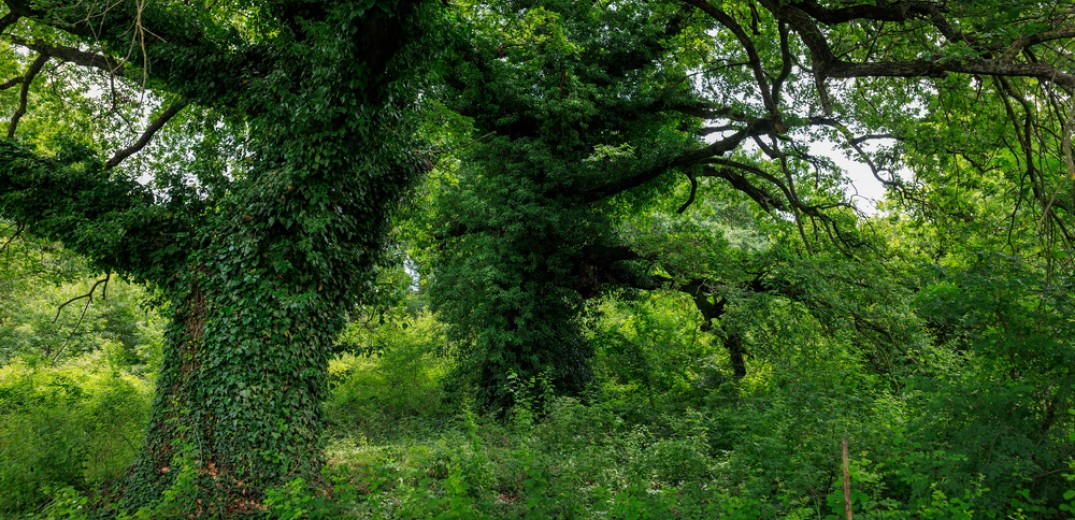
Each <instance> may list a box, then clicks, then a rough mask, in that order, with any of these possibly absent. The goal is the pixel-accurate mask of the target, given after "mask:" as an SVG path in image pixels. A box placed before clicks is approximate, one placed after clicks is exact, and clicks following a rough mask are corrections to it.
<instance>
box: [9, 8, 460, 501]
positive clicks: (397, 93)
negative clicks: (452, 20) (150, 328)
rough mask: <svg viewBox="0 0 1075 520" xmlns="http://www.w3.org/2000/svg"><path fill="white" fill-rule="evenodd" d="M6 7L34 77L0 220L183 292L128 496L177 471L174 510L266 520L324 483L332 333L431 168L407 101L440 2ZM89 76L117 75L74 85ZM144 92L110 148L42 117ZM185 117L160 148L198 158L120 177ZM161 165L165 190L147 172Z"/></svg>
mask: <svg viewBox="0 0 1075 520" xmlns="http://www.w3.org/2000/svg"><path fill="white" fill-rule="evenodd" d="M5 4H6V7H7V9H8V12H7V13H6V14H5V15H4V17H3V18H2V19H0V28H2V29H3V30H4V31H5V33H6V34H8V35H9V37H10V40H11V42H12V45H11V46H10V47H8V48H7V50H6V51H5V53H4V62H5V67H7V68H8V69H9V70H10V69H12V68H20V69H22V70H25V72H24V73H22V74H20V75H17V76H15V77H14V78H13V79H11V80H10V81H8V82H7V84H5V85H4V86H5V87H13V86H17V87H18V89H19V90H18V96H17V99H11V98H10V97H9V98H7V99H6V101H5V102H6V106H7V107H8V110H11V111H12V112H13V116H12V118H11V120H10V124H9V127H8V139H6V140H4V141H3V142H0V215H2V216H3V217H4V218H6V219H10V220H12V221H14V222H16V223H17V225H19V226H24V227H25V229H26V231H27V232H28V233H30V234H33V235H37V236H42V237H47V238H50V239H55V240H59V241H61V242H63V244H64V245H65V246H66V247H68V248H71V249H73V250H74V251H76V252H78V253H81V254H84V255H86V256H87V257H88V258H89V259H90V261H91V262H92V264H93V265H94V266H95V267H96V268H98V269H100V270H101V271H103V272H106V273H113V272H114V273H118V274H120V275H121V276H124V277H127V278H129V279H132V280H134V281H137V282H140V283H147V284H151V285H153V286H155V287H156V288H158V289H159V290H160V291H162V293H163V294H164V295H165V296H166V299H167V301H168V311H167V312H168V314H169V315H170V318H171V323H170V325H169V326H168V329H167V332H166V336H167V339H166V346H165V353H164V364H163V367H162V370H161V374H160V379H159V381H158V383H157V384H158V388H157V396H156V399H155V402H154V406H153V414H152V419H151V421H150V425H149V431H148V435H147V441H146V443H145V445H144V447H143V448H142V453H141V457H140V461H139V462H138V464H137V466H136V467H135V468H134V469H133V470H132V472H131V475H130V477H129V478H128V480H127V483H126V484H125V489H124V490H123V498H124V500H125V504H126V505H127V506H139V505H142V504H147V503H151V502H153V501H155V500H156V499H157V498H158V497H160V494H161V492H162V491H163V490H165V489H167V488H168V487H169V486H170V485H172V483H173V482H175V481H176V475H177V474H180V475H185V476H184V477H183V478H185V479H186V480H187V485H188V486H193V487H192V488H190V489H188V490H187V491H189V492H192V493H193V495H192V496H189V497H186V498H188V499H189V501H186V502H183V503H181V504H180V511H178V513H181V514H183V515H184V516H185V515H186V514H194V515H205V516H211V515H225V514H243V513H256V512H257V511H258V509H259V507H260V506H259V503H260V502H259V501H260V499H261V498H262V497H263V493H264V491H265V490H266V489H267V488H270V487H272V486H275V485H279V484H282V483H283V482H285V481H286V480H288V479H290V478H293V477H306V479H307V481H314V480H315V479H316V477H317V475H318V469H319V467H320V464H321V463H320V460H321V459H320V456H319V453H318V436H319V434H320V432H321V423H322V417H321V415H322V414H321V411H320V401H321V400H322V398H323V396H324V394H325V391H326V381H325V378H326V368H327V363H328V357H329V353H330V348H331V345H332V343H333V341H334V339H335V335H336V334H337V332H338V331H339V330H341V328H342V326H343V324H344V321H345V317H346V315H347V313H348V311H349V310H350V309H352V308H353V306H354V303H355V302H356V300H357V299H358V298H360V297H361V295H362V293H363V290H364V287H365V285H366V284H367V283H368V281H369V277H370V270H371V266H373V265H374V264H375V263H376V262H377V259H378V256H379V252H380V250H381V246H382V242H383V239H384V235H385V232H386V229H387V224H388V216H389V214H390V213H391V211H392V209H393V207H394V206H395V205H396V204H397V203H398V202H399V200H400V199H401V197H402V196H403V194H404V193H405V192H406V190H407V188H408V186H410V185H411V183H412V182H413V180H414V179H415V178H416V176H417V175H418V174H419V172H421V171H422V170H423V168H424V167H425V166H424V164H425V163H424V161H423V158H422V157H420V156H418V154H417V152H416V150H417V149H418V147H417V144H416V140H415V134H414V127H413V125H412V123H413V121H415V119H416V118H415V117H414V116H413V115H412V113H413V112H414V109H415V106H416V99H417V98H416V94H417V90H418V89H417V86H418V85H419V84H420V83H421V74H422V72H421V71H422V70H426V69H424V68H423V67H424V63H426V58H427V57H428V53H429V52H430V49H431V48H432V47H430V46H426V47H424V48H421V47H422V45H423V44H422V40H423V39H426V40H428V39H429V38H434V37H436V35H438V34H442V33H441V32H440V29H438V28H437V25H436V24H437V22H436V20H437V19H438V17H437V15H436V11H437V9H438V7H436V6H435V5H432V3H422V2H417V1H403V2H398V1H386V2H369V1H361V2H319V1H304V0H299V1H265V2H233V3H224V4H219V3H215V2H205V3H203V2H141V1H121V2H51V1H50V2H30V1H25V0H11V1H7V2H5ZM423 35H425V36H423ZM76 68H78V70H76ZM87 69H89V70H91V71H92V70H95V71H96V72H89V71H87ZM94 74H97V75H98V76H96V77H97V78H98V83H97V84H98V85H102V84H103V85H106V86H105V87H104V88H101V87H98V88H97V90H98V92H96V93H95V92H94V89H85V88H83V89H81V90H82V92H84V93H85V94H83V95H82V96H80V95H79V90H80V89H79V87H80V86H81V87H85V81H86V80H84V78H86V77H91V78H92V77H94ZM115 84H118V85H119V86H116V87H115V88H113V87H112V85H115ZM139 87H143V88H144V89H145V91H144V92H145V93H144V95H145V96H146V98H147V99H149V100H151V101H154V100H155V101H157V102H158V103H160V107H161V108H160V109H158V110H155V111H154V114H153V118H152V119H151V120H150V121H149V122H148V124H147V126H146V130H145V132H144V133H143V134H142V135H141V136H140V137H139V138H137V139H134V140H133V142H131V141H128V143H129V145H128V146H126V147H124V148H122V149H120V150H119V151H115V148H112V149H108V148H105V147H106V146H108V145H109V144H111V143H112V142H113V141H115V140H116V135H115V133H114V131H115V128H108V126H107V125H105V128H104V129H103V130H102V129H100V128H96V129H95V128H94V127H92V126H83V127H81V128H78V127H77V125H78V124H79V123H85V121H86V119H88V118H89V117H92V116H89V117H88V116H87V115H86V114H79V113H77V112H76V113H73V114H55V113H49V112H47V109H52V108H54V107H55V103H54V101H55V100H56V99H57V98H59V99H60V100H61V101H65V102H67V103H68V104H69V105H74V106H79V105H82V106H89V107H101V106H105V107H107V106H108V105H109V104H112V103H115V104H116V105H118V107H117V106H115V105H114V106H113V110H111V111H109V110H107V109H106V110H102V112H103V113H104V117H102V119H103V120H105V121H106V122H110V121H114V120H115V119H117V118H118V116H121V115H125V113H124V111H125V110H127V111H129V110H130V109H128V108H125V107H124V102H125V101H127V102H129V101H130V99H131V98H130V97H126V98H125V96H131V94H132V93H133V94H135V95H139V94H138V93H139V90H138V89H139ZM87 90H88V92H87ZM101 90H103V92H101ZM117 99H118V102H117ZM37 101H41V102H42V104H43V105H44V108H45V109H46V112H45V113H43V114H42V115H41V116H40V119H41V121H42V123H41V124H39V123H38V121H35V120H34V119H33V112H32V109H33V108H34V103H36V102H37ZM50 101H51V102H50ZM186 107H189V108H186ZM66 118H70V120H71V121H73V123H69V124H67V125H65V124H64V120H65V119H66ZM173 120H174V121H179V122H180V123H183V121H186V123H185V126H179V127H178V130H176V131H177V132H179V133H173V134H172V137H170V138H166V139H167V140H168V141H169V142H170V143H171V144H177V145H185V146H186V147H185V148H181V149H179V150H166V151H164V152H160V153H157V154H155V155H154V156H152V157H149V158H146V159H143V160H142V161H141V162H139V161H135V160H134V159H131V163H134V164H135V165H136V167H131V168H124V166H126V165H127V164H130V163H127V164H125V161H128V159H129V158H131V156H132V155H134V154H136V153H138V152H139V151H140V150H142V149H143V148H145V147H146V146H147V144H148V143H149V142H150V141H151V140H153V139H154V135H155V134H156V133H157V132H161V136H162V137H164V136H167V135H168V133H169V127H168V126H167V125H169V121H173ZM198 121H203V122H205V124H202V125H199V124H197V123H198ZM71 126H76V128H73V129H72V128H70V127H71ZM57 127H58V128H65V127H67V128H69V131H68V132H57V129H58V128H57ZM183 130H185V131H186V133H183ZM94 131H96V134H97V135H96V136H95V135H94V133H93V132H94ZM57 134H63V135H57ZM98 138H99V139H98ZM121 138H125V137H121ZM206 142H208V143H209V144H207V145H206V144H205V143H206ZM229 143H230V144H229ZM214 144H215V145H216V146H214ZM229 147H233V148H232V149H228V148H229ZM222 149H223V150H222ZM191 157H193V158H191ZM146 172H148V173H149V174H155V175H156V179H155V180H154V181H153V183H152V184H151V185H147V184H145V183H143V182H141V179H139V178H138V175H140V174H145V173H146Z"/></svg>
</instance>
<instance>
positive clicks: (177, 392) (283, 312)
mask: <svg viewBox="0 0 1075 520" xmlns="http://www.w3.org/2000/svg"><path fill="white" fill-rule="evenodd" d="M206 271H208V270H198V271H197V272H195V273H192V274H191V275H190V276H189V279H190V281H189V283H188V284H187V285H186V287H185V291H184V292H183V293H181V294H176V295H175V306H174V309H173V323H172V325H171V327H170V328H169V330H168V335H167V344H166V347H165V349H166V350H165V359H164V364H163V368H162V372H161V374H160V378H159V381H158V392H157V397H156V402H155V404H154V413H153V416H152V420H151V424H150V427H149V433H148V436H147V438H148V440H147V444H146V446H145V448H144V453H143V459H142V460H141V462H140V464H139V466H138V467H137V469H136V471H135V473H134V477H135V478H134V480H133V482H134V483H135V487H134V488H133V489H131V490H128V493H127V494H128V496H130V497H133V498H135V500H136V501H137V500H138V499H139V498H143V497H144V498H146V499H148V500H149V501H152V500H155V499H157V498H158V497H159V496H160V493H161V492H162V491H163V490H164V489H167V488H168V487H169V486H176V482H182V481H183V480H184V479H185V478H188V477H193V478H194V481H193V486H192V487H191V488H188V489H185V490H184V489H181V485H180V486H177V487H176V488H175V489H176V491H177V492H178V495H177V497H178V498H179V500H180V501H181V502H182V503H178V504H176V505H177V506H178V507H179V508H180V509H181V510H182V511H183V512H186V513H188V514H195V515H197V516H202V515H211V516H213V515H219V514H233V513H237V512H256V511H257V509H258V508H259V507H260V501H261V499H262V497H263V494H264V491H265V490H266V489H267V488H271V487H273V486H276V485H279V484H282V483H284V482H286V481H287V480H288V479H290V478H293V477H304V478H305V479H307V481H311V480H313V479H316V478H317V476H318V474H319V469H320V467H321V458H320V455H319V451H318V442H317V439H318V436H319V435H320V433H321V401H322V399H323V398H324V396H325V391H326V383H325V374H326V369H327V364H328V357H329V345H330V342H331V341H332V338H333V337H334V335H335V333H336V332H337V331H338V330H339V328H340V326H341V324H342V323H343V319H342V318H343V316H344V315H343V312H342V311H343V309H341V308H340V307H339V305H336V304H334V303H332V302H329V301H325V300H324V299H323V298H320V297H319V296H318V294H316V293H311V292H306V293H295V292H292V291H291V288H289V287H286V286H285V285H284V284H280V283H277V282H275V281H272V280H264V279H246V280H242V281H238V283H234V284H229V283H228V282H231V281H233V280H229V279H228V278H226V277H224V276H220V275H214V274H210V273H207V272H206ZM185 278H186V277H185ZM213 278H215V280H212V279H213ZM207 279H209V280H207ZM220 282H224V283H220ZM203 284H204V285H206V286H210V287H217V289H216V290H213V291H212V292H210V291H209V290H204V289H202V285H203ZM222 285H223V286H225V287H227V286H228V285H231V287H229V288H227V289H223V290H222V289H220V287H221V286H222ZM255 295H264V296H263V297H257V296H255ZM184 472H185V474H184ZM177 475H182V477H177ZM185 495H188V496H185Z"/></svg>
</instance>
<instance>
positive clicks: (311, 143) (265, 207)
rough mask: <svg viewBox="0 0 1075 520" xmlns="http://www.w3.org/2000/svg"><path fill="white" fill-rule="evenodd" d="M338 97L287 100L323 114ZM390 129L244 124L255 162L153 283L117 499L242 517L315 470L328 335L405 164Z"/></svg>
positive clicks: (368, 270)
mask: <svg viewBox="0 0 1075 520" xmlns="http://www.w3.org/2000/svg"><path fill="white" fill-rule="evenodd" d="M341 92H343V91H336V92H335V93H334V95H332V96H329V99H322V100H318V99H316V98H313V101H314V102H315V104H316V106H313V107H310V106H308V105H306V104H307V103H309V102H310V100H311V98H310V97H307V98H305V99H303V100H302V102H303V103H304V104H303V105H298V106H297V108H298V109H299V110H303V109H305V110H319V109H320V110H327V111H328V113H329V114H332V113H333V109H332V108H331V107H334V106H338V105H340V104H346V102H347V101H348V97H349V96H340V94H341ZM352 95H353V93H352ZM340 97H343V99H340ZM291 101H293V103H294V100H291ZM290 106H291V107H292V109H293V110H294V109H295V107H296V104H291V105H290ZM352 106H353V105H352ZM326 107H328V108H326ZM305 113H308V112H305ZM280 116H281V118H282V119H283V118H285V117H288V116H290V112H288V113H281V114H280ZM399 125H400V119H399V117H398V113H396V112H394V111H391V110H380V111H374V110H369V111H368V112H367V113H366V114H365V117H362V118H360V119H351V120H346V119H343V118H335V117H329V118H328V119H327V120H319V119H305V120H301V121H299V120H296V119H294V118H291V120H290V122H289V126H288V130H285V131H284V132H282V133H281V134H277V136H273V135H270V134H271V133H272V132H273V131H276V130H278V129H280V128H281V125H280V124H279V123H276V122H275V121H273V122H272V123H270V124H267V125H266V126H265V127H263V128H256V129H255V130H256V131H266V132H267V133H266V134H263V135H261V136H259V137H260V140H261V141H262V142H265V143H267V145H266V148H265V149H264V150H263V151H262V153H261V154H260V155H259V157H260V164H257V165H255V166H256V170H255V173H254V174H251V175H250V176H249V177H247V178H246V179H242V180H240V181H238V182H236V183H235V186H234V192H233V193H234V194H235V195H234V197H233V198H232V199H230V200H228V201H226V202H223V203H222V204H221V205H220V206H219V207H218V208H215V209H216V211H215V212H214V213H213V214H212V215H211V216H207V217H205V220H204V222H203V225H202V226H200V232H199V234H198V236H197V237H195V239H193V240H192V242H191V244H192V247H191V250H190V251H189V253H188V254H187V256H186V260H185V262H184V263H183V264H180V265H176V266H174V269H175V271H174V273H173V274H172V275H171V277H170V278H169V280H168V282H167V283H166V284H165V285H164V287H166V290H167V291H168V296H169V300H170V302H171V304H172V308H171V312H172V321H171V324H170V326H169V329H168V331H167V344H166V347H165V348H166V352H165V358H164V364H163V368H162V372H161V375H160V379H159V381H158V394H157V397H156V401H155V404H154V411H153V415H152V419H151V424H150V427H149V428H150V429H149V433H148V440H147V444H146V446H145V448H144V452H143V456H142V459H141V461H140V463H139V465H138V467H137V468H136V470H135V471H134V473H133V474H132V477H133V478H132V479H131V480H130V485H131V488H130V489H129V490H127V494H128V496H131V497H133V498H134V499H135V500H134V501H132V503H131V504H129V505H140V504H139V502H140V501H142V502H145V503H153V502H156V504H157V505H156V507H165V511H167V507H169V504H168V501H169V500H170V498H169V497H176V498H177V500H178V502H177V507H179V508H181V509H182V511H184V512H185V513H186V514H195V515H196V516H197V515H210V516H212V515H218V514H226V515H230V514H235V513H243V512H245V513H256V512H257V511H258V510H259V508H260V507H262V503H261V501H262V499H263V498H264V494H265V492H266V490H268V489H271V488H272V487H274V486H278V485H281V484H284V483H285V482H287V481H288V480H290V479H292V478H296V477H302V478H304V479H305V480H306V481H307V482H310V483H315V482H316V481H317V479H318V477H319V469H320V468H321V465H322V464H321V459H320V455H319V445H318V438H319V436H320V434H321V429H322V414H321V401H322V399H323V398H324V397H325V392H326V377H327V368H328V361H329V356H330V354H331V350H332V349H331V347H332V344H333V342H334V340H335V337H336V335H337V334H338V333H339V331H340V330H341V328H342V327H343V325H344V323H345V320H346V317H347V313H348V311H349V310H350V309H352V308H353V307H354V305H355V304H356V302H358V301H359V300H360V299H361V296H362V293H363V291H364V289H365V288H366V287H367V284H368V283H369V282H370V280H371V276H372V270H373V267H374V265H375V263H376V260H377V258H378V257H379V253H380V250H381V249H382V244H383V242H384V237H385V234H386V232H387V229H388V222H389V220H388V215H390V214H391V212H392V210H393V208H394V206H395V205H397V204H398V203H399V201H400V200H401V199H402V196H403V194H404V193H405V191H406V189H407V187H408V186H409V185H410V184H411V182H412V181H413V179H414V178H416V176H417V174H418V173H419V171H420V170H421V168H420V167H419V161H418V160H417V159H416V158H415V157H414V156H413V152H412V150H413V143H411V142H410V138H409V137H408V136H409V135H411V134H410V133H409V132H402V131H401V130H402V129H401V128H400V126H399ZM300 136H306V137H305V139H298V137H300ZM162 497H163V501H161V498H162ZM143 499H144V500H143Z"/></svg>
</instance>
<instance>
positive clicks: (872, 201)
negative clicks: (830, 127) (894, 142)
mask: <svg viewBox="0 0 1075 520" xmlns="http://www.w3.org/2000/svg"><path fill="white" fill-rule="evenodd" d="M810 153H811V154H812V155H817V156H819V157H826V158H828V159H829V160H831V161H832V162H833V163H835V164H836V165H837V166H839V167H840V169H841V170H843V171H844V176H845V177H846V178H847V181H848V185H847V186H846V187H845V188H844V192H845V193H847V196H848V197H849V198H850V199H851V203H852V204H854V205H855V207H857V208H858V210H859V211H861V212H863V213H865V214H867V215H874V214H876V213H877V203H878V202H880V201H881V200H883V199H884V198H885V185H884V184H882V183H881V181H879V180H877V178H876V177H874V176H873V172H871V171H870V167H869V165H867V164H866V163H865V162H862V161H861V160H858V159H854V158H849V157H848V156H847V154H846V153H845V152H844V151H843V150H840V149H839V148H837V145H836V144H835V143H833V142H830V141H814V142H812V143H810Z"/></svg>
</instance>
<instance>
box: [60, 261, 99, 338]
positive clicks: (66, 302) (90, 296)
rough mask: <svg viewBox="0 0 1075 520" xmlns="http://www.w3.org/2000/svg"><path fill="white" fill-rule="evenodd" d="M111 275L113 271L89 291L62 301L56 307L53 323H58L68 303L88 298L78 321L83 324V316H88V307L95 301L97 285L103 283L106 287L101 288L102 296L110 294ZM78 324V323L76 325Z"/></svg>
mask: <svg viewBox="0 0 1075 520" xmlns="http://www.w3.org/2000/svg"><path fill="white" fill-rule="evenodd" d="M111 277H112V273H108V274H106V275H105V277H104V278H101V279H100V280H97V281H96V282H94V283H93V286H92V287H90V290H89V291H88V292H86V294H82V295H79V296H75V297H74V298H71V299H70V300H67V301H65V302H63V303H61V304H60V306H59V307H57V308H56V317H54V318H52V323H56V320H58V319H60V312H62V311H63V308H64V307H67V306H68V305H70V304H72V303H74V302H76V301H78V300H86V305H85V306H83V307H82V316H80V317H79V318H78V322H79V324H81V323H82V318H83V317H85V316H86V309H88V308H89V306H90V304H91V303H93V293H94V291H96V290H97V286H99V285H101V284H104V288H103V289H101V298H102V299H104V298H105V297H106V295H107V294H108V293H107V291H108V280H109V279H111ZM77 326H78V325H76V327H77Z"/></svg>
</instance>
